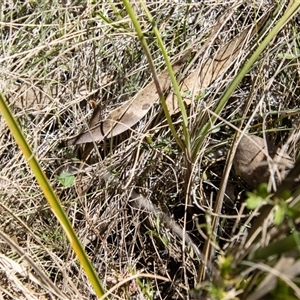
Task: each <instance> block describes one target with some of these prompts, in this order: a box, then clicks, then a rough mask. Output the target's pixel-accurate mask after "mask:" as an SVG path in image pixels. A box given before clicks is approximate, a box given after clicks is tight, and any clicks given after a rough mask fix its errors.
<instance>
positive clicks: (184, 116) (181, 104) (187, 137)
mask: <svg viewBox="0 0 300 300" xmlns="http://www.w3.org/2000/svg"><path fill="white" fill-rule="evenodd" d="M141 3H142V6H143V8H144V10H145V12H146V15H147V17H148V19H149V21H150V23H151V24H152V28H153V32H154V34H155V36H156V38H157V44H158V46H159V48H160V50H161V52H162V55H163V57H164V60H165V63H166V66H167V70H168V72H169V75H170V78H171V82H172V85H173V88H174V92H175V94H176V97H177V101H178V105H179V108H180V113H181V116H182V121H183V122H182V127H183V134H184V137H185V146H186V148H187V153H190V134H189V128H188V117H187V112H186V109H185V105H184V101H183V99H182V96H181V93H180V89H179V85H178V82H177V80H176V77H175V75H174V72H173V68H172V65H171V62H170V59H169V56H168V53H167V50H166V47H165V45H164V42H163V40H162V38H161V34H160V32H159V29H158V28H157V25H156V22H155V21H154V19H153V17H152V15H151V13H150V11H149V10H148V8H147V6H146V4H145V2H144V1H143V0H141Z"/></svg>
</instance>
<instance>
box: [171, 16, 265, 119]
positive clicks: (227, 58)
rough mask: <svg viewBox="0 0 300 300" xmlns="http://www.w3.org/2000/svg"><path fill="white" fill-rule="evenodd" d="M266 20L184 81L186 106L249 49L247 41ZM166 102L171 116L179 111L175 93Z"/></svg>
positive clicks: (251, 27)
mask: <svg viewBox="0 0 300 300" xmlns="http://www.w3.org/2000/svg"><path fill="white" fill-rule="evenodd" d="M265 20H266V18H265V17H264V18H262V19H261V21H260V22H258V24H254V25H251V26H248V27H247V28H246V29H245V30H244V31H243V32H241V33H240V34H239V35H238V36H236V37H235V38H233V39H232V40H231V41H230V42H228V43H227V44H226V45H224V46H223V47H221V48H220V49H219V50H218V51H217V52H216V53H215V54H214V55H213V56H211V57H209V58H208V59H207V60H206V61H205V62H204V63H203V64H201V65H200V66H199V67H198V68H196V69H195V70H194V71H193V72H192V73H191V74H190V75H189V76H188V77H187V78H186V79H184V80H183V81H182V83H181V85H180V91H181V96H182V97H183V99H184V101H185V103H186V105H190V104H191V101H192V95H197V94H199V93H200V92H201V90H203V89H206V88H207V87H209V85H210V84H211V83H212V82H213V81H215V80H216V79H217V78H218V77H219V76H220V75H221V74H222V73H223V72H224V71H226V70H227V68H228V67H229V66H230V65H231V64H232V62H233V61H234V60H235V59H236V58H237V56H238V55H239V54H240V50H241V49H243V48H244V49H245V48H246V47H247V45H246V44H247V41H250V39H251V38H252V37H253V36H254V34H256V33H257V31H258V30H260V28H261V27H262V26H263V24H264V22H265ZM187 95H188V97H187ZM166 102H167V105H168V108H169V111H170V114H171V115H172V114H174V113H177V112H178V111H179V106H178V101H177V97H176V95H175V94H174V93H173V92H171V93H170V94H169V95H168V97H167V99H166Z"/></svg>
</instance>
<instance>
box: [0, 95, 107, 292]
mask: <svg viewBox="0 0 300 300" xmlns="http://www.w3.org/2000/svg"><path fill="white" fill-rule="evenodd" d="M0 111H1V113H2V115H3V117H4V119H5V120H6V123H7V125H8V127H9V129H10V131H11V133H12V135H13V137H14V139H15V140H16V142H17V144H18V145H19V147H20V149H21V150H22V152H23V155H24V157H25V159H26V161H27V163H28V165H29V166H30V168H31V170H32V172H33V173H34V175H35V177H36V179H37V182H38V184H39V186H40V187H41V189H42V191H43V193H44V195H45V198H46V199H47V201H48V203H49V205H50V207H51V209H52V211H53V213H54V214H55V216H56V217H57V219H58V220H59V222H60V224H61V226H62V228H63V230H64V232H65V233H66V235H67V237H68V239H69V241H70V243H71V246H72V248H73V250H74V251H75V253H76V255H77V257H78V260H79V262H80V263H81V265H82V267H83V269H84V271H85V272H86V275H87V277H88V279H89V281H90V283H91V285H92V286H93V288H94V290H95V293H96V295H97V296H98V297H101V296H102V295H103V294H104V290H103V288H102V285H101V282H100V280H99V278H98V276H97V274H96V271H95V269H94V268H93V266H92V264H91V262H90V260H89V259H88V257H87V254H86V253H85V251H84V249H83V247H82V245H81V243H80V241H79V239H78V237H77V235H76V233H75V231H74V229H73V227H72V225H71V222H70V220H69V219H68V217H67V215H66V213H65V212H64V210H63V208H62V206H61V204H60V201H59V199H58V197H57V195H56V194H55V192H54V191H53V189H52V187H51V185H50V183H49V181H48V179H47V177H46V175H45V173H44V172H43V171H42V169H41V166H40V164H39V162H38V160H37V159H36V157H35V155H34V154H33V153H32V150H31V148H30V146H29V145H28V143H27V141H26V139H25V137H24V134H23V132H22V130H21V128H20V127H19V125H18V123H17V121H16V119H15V118H14V116H13V115H12V113H11V111H10V109H9V107H8V105H7V104H6V101H5V99H4V97H3V95H2V94H1V92H0Z"/></svg>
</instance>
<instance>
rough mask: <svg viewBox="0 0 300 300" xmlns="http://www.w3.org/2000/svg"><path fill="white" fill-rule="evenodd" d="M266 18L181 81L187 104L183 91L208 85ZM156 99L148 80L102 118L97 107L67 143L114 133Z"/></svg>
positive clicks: (172, 108) (164, 82)
mask: <svg viewBox="0 0 300 300" xmlns="http://www.w3.org/2000/svg"><path fill="white" fill-rule="evenodd" d="M265 19H266V18H263V19H262V20H261V21H260V22H259V23H258V24H255V25H253V26H248V27H247V28H246V29H245V30H244V31H243V32H242V33H241V34H240V35H238V36H237V37H235V38H234V39H232V40H231V41H230V42H229V43H227V44H226V45H225V46H223V47H221V48H220V49H219V50H218V51H217V52H216V53H215V54H214V55H213V56H211V57H209V58H208V59H207V60H206V61H205V62H204V64H202V65H200V66H199V67H198V68H197V69H196V70H195V71H193V72H192V73H191V74H190V75H189V76H188V77H187V78H186V79H185V80H183V82H182V83H181V93H182V97H183V99H184V101H185V103H186V104H187V105H189V104H190V103H191V99H192V97H185V94H186V93H187V92H188V94H189V95H190V94H192V95H197V94H199V93H200V92H201V90H202V89H205V88H207V87H208V86H209V85H210V84H211V83H212V82H213V81H214V80H216V78H218V77H219V76H220V75H221V74H222V73H223V72H224V71H225V70H226V69H227V68H228V67H229V66H230V65H231V63H232V62H233V61H234V60H235V59H236V57H237V56H238V55H239V53H240V50H241V49H242V48H245V47H246V46H247V45H246V46H245V44H247V42H246V41H249V40H250V39H251V38H252V37H253V35H254V34H255V33H256V32H257V31H258V30H259V29H260V28H261V27H262V25H263V24H264V21H265ZM184 61H185V60H184V59H181V60H179V62H177V63H176V64H175V65H173V71H174V73H175V74H176V73H178V72H179V71H180V70H181V68H182V66H183V62H184ZM158 79H159V82H160V84H161V89H162V92H165V91H166V90H167V89H168V88H169V87H170V86H171V80H170V77H169V73H168V71H167V70H165V71H163V72H162V73H161V74H160V75H159V76H158ZM158 99H159V96H158V93H157V90H156V86H155V83H154V81H151V82H150V83H149V84H148V85H147V86H146V87H145V88H144V89H142V90H141V91H139V92H138V93H137V94H136V96H135V97H133V98H132V99H131V100H129V101H127V102H125V103H124V104H123V105H121V106H120V107H118V108H117V109H115V110H113V111H112V112H111V113H110V114H109V115H108V117H107V118H106V119H105V120H104V121H102V122H101V120H100V113H99V111H97V113H96V112H95V113H94V114H93V116H92V119H91V121H90V126H89V129H88V130H87V131H85V132H83V133H80V134H79V135H78V136H76V137H74V138H71V139H69V140H68V141H67V142H66V145H76V144H83V143H91V142H96V141H102V140H103V139H104V138H106V137H113V136H116V135H118V134H120V133H122V132H124V131H126V130H128V129H130V128H131V127H132V126H133V125H135V124H136V123H137V122H138V121H140V120H141V119H142V118H143V117H144V116H145V115H146V114H147V112H148V111H149V110H150V108H151V107H152V106H153V105H154V104H155V103H156V101H157V100H158ZM166 102H167V106H168V109H169V112H170V114H171V115H172V114H175V113H177V112H178V101H177V98H176V96H175V94H174V93H172V92H171V93H169V96H168V97H167V99H166Z"/></svg>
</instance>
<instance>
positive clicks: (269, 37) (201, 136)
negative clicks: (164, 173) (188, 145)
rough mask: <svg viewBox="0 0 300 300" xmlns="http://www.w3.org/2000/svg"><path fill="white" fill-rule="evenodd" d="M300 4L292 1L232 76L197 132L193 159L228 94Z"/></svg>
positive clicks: (225, 101) (230, 93)
mask: <svg viewBox="0 0 300 300" xmlns="http://www.w3.org/2000/svg"><path fill="white" fill-rule="evenodd" d="M299 6H300V1H294V3H293V4H292V5H291V6H290V7H289V8H288V10H287V11H286V12H285V13H284V15H283V16H282V17H281V19H280V20H279V21H278V22H277V24H276V25H275V26H274V27H273V29H272V30H271V31H270V33H269V34H268V35H267V36H266V37H265V39H264V40H263V41H262V42H261V44H260V45H259V46H258V47H257V48H256V50H255V51H254V53H253V54H252V55H251V57H250V58H249V60H248V61H246V63H245V64H244V66H243V67H242V69H241V70H240V72H239V73H238V75H237V76H236V77H235V78H234V80H233V81H232V83H231V84H230V85H229V87H228V88H227V89H226V91H225V92H224V94H223V95H222V97H221V99H220V101H219V103H218V105H217V107H216V108H215V111H214V112H215V115H212V116H211V117H210V120H209V122H207V123H206V124H205V125H204V126H203V128H201V129H200V131H199V133H198V134H197V139H196V140H195V143H194V145H193V148H192V157H193V159H195V158H196V157H197V153H198V151H199V149H200V147H201V145H202V143H203V140H204V138H205V136H206V135H207V133H208V132H209V131H210V130H211V129H212V126H213V124H214V123H215V121H216V120H217V116H218V115H219V114H220V113H221V111H222V110H223V108H224V106H225V105H226V103H227V101H228V100H229V98H230V96H231V95H232V93H233V92H234V90H235V89H236V88H237V86H238V85H239V83H240V82H241V80H242V79H243V78H244V76H245V75H246V74H247V73H248V71H249V70H250V68H251V67H252V66H253V64H254V63H255V62H256V61H257V59H258V58H259V56H260V55H261V53H262V52H263V51H264V49H265V48H266V47H267V46H268V45H269V43H270V42H271V41H272V39H273V38H274V37H275V36H276V35H277V34H278V32H279V31H280V30H281V29H282V28H283V26H284V25H285V24H286V23H287V22H288V21H289V20H290V19H291V18H292V17H293V15H294V14H295V13H296V12H297V10H298V9H299Z"/></svg>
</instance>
